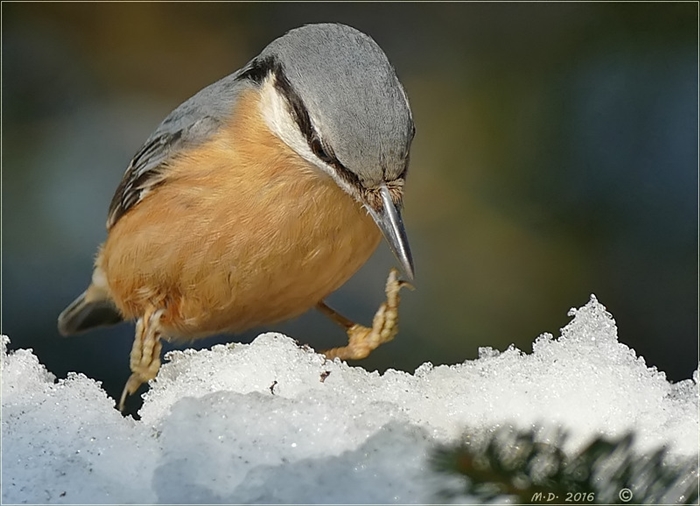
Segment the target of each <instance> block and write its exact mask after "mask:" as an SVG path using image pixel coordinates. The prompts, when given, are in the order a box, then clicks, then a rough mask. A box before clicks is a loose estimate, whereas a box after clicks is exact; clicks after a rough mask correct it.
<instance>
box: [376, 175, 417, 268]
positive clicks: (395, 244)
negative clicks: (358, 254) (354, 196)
mask: <svg viewBox="0 0 700 506" xmlns="http://www.w3.org/2000/svg"><path fill="white" fill-rule="evenodd" d="M379 193H380V195H381V196H382V203H383V204H384V205H383V206H382V210H381V211H377V210H376V209H372V208H371V207H370V206H366V207H367V209H368V210H369V213H370V215H371V216H372V218H373V219H374V221H375V223H376V224H377V226H378V227H379V230H381V231H382V234H384V238H385V239H386V242H388V243H389V248H390V249H391V252H392V253H393V254H394V256H395V257H396V259H397V260H398V261H399V264H400V265H401V269H402V270H403V272H404V274H405V275H406V277H407V278H408V280H409V281H413V258H412V257H411V248H409V246H408V237H406V229H405V228H404V226H403V220H402V219H401V212H400V211H399V209H398V208H397V207H396V206H395V205H394V202H393V201H392V200H391V194H390V193H389V189H388V188H387V187H386V185H384V184H383V185H381V186H380V188H379Z"/></svg>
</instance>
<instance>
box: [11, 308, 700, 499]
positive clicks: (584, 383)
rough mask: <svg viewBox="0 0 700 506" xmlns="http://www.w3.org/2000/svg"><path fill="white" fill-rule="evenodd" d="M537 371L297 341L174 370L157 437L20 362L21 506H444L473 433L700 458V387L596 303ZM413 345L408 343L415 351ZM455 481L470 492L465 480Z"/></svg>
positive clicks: (15, 370)
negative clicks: (542, 431) (383, 357)
mask: <svg viewBox="0 0 700 506" xmlns="http://www.w3.org/2000/svg"><path fill="white" fill-rule="evenodd" d="M569 314H570V316H572V317H573V319H572V321H571V322H570V323H569V324H568V325H567V326H566V327H565V328H564V329H562V333H561V336H560V337H559V338H557V339H554V338H553V337H552V336H551V335H548V334H543V335H542V336H540V337H539V338H537V340H536V342H535V343H534V345H533V353H531V354H527V353H523V352H522V351H520V350H518V349H516V348H514V347H510V348H509V349H508V350H506V351H504V352H502V353H499V352H498V351H495V350H492V349H490V348H482V349H480V357H479V358H478V359H477V360H472V361H466V362H464V363H463V364H460V365H455V366H437V367H433V366H432V365H431V364H424V365H422V366H421V367H419V368H418V369H417V370H416V371H415V373H414V374H408V373H405V372H400V371H393V370H389V371H387V372H386V373H385V374H382V375H380V374H378V373H376V372H367V371H365V370H364V369H362V368H361V367H350V366H348V365H347V364H345V363H342V362H340V361H337V360H336V361H335V362H329V361H326V360H325V359H324V357H322V356H321V355H318V354H316V353H315V352H314V351H313V350H311V349H309V348H307V347H303V346H299V345H298V344H296V343H295V342H294V341H293V340H292V339H290V338H288V337H286V336H283V335H280V334H273V333H268V334H263V335H261V336H259V337H258V338H257V339H256V340H255V341H254V342H253V343H251V344H250V345H243V344H231V345H227V346H224V345H219V346H215V347H214V348H212V349H211V350H204V351H199V352H195V351H192V350H186V351H179V352H171V353H170V354H168V356H167V358H168V359H169V361H168V362H167V363H166V364H164V366H163V367H162V369H161V371H160V374H159V375H158V377H157V378H156V380H155V381H153V382H152V384H151V389H150V391H149V392H148V393H147V394H146V395H145V401H144V405H143V408H142V409H141V411H140V415H141V420H140V421H135V420H133V419H132V418H130V417H128V418H124V417H122V416H121V415H120V414H119V413H118V412H117V411H116V410H115V409H114V401H113V400H112V399H110V398H108V397H107V395H106V394H105V393H104V391H103V390H102V389H101V388H100V385H99V384H98V383H97V382H95V381H93V380H91V379H89V378H86V377H85V376H83V375H81V374H72V375H70V376H69V377H68V378H67V379H65V380H59V381H55V378H54V377H53V375H51V374H50V373H49V372H47V371H46V369H45V368H44V367H43V366H42V365H41V364H40V363H39V361H38V360H37V358H36V357H35V356H34V355H33V354H32V353H31V351H30V350H18V351H15V352H11V353H8V352H7V351H6V348H7V343H8V342H9V340H8V339H7V338H3V347H2V350H3V351H2V365H3V369H2V436H3V439H2V502H3V503H20V502H29V503H71V504H76V503H246V502H262V503H278V502H284V503H319V502H325V503H335V502H344V503H426V502H435V501H437V500H439V498H438V496H437V495H436V493H437V491H438V490H439V489H440V488H441V487H442V486H443V485H445V484H446V483H447V482H448V481H449V479H450V478H446V477H443V476H441V475H437V474H435V473H434V472H433V471H432V470H431V468H430V466H429V464H428V457H429V455H430V453H431V451H432V449H433V448H434V447H435V445H436V444H438V443H445V442H450V441H455V440H456V439H457V438H459V437H460V436H462V435H464V433H465V430H467V429H469V430H473V431H480V430H481V431H483V430H489V429H491V430H492V429H493V428H494V427H502V426H515V427H520V428H530V427H562V428H564V429H565V430H566V431H567V432H568V433H569V439H568V440H567V445H568V446H567V451H575V450H576V449H578V448H580V447H581V446H582V445H584V444H585V443H586V442H587V441H589V440H590V439H591V438H592V437H594V436H596V435H599V434H607V435H610V436H619V435H621V434H623V433H625V432H626V431H628V430H634V431H635V432H636V434H637V438H636V440H635V441H636V450H637V451H639V452H646V451H652V450H654V449H656V448H658V447H659V446H662V445H665V446H667V447H668V449H669V453H670V455H671V456H674V455H675V456H679V457H680V456H694V455H696V454H697V453H698V372H697V371H696V372H695V374H694V376H693V379H688V380H685V381H682V382H680V383H677V384H671V383H669V382H668V381H667V380H666V377H665V375H664V374H663V373H662V372H659V371H657V370H656V369H655V368H648V367H646V365H645V362H644V360H643V359H642V358H641V357H637V356H636V354H635V352H634V351H633V350H631V349H630V348H628V347H627V346H625V345H624V344H622V343H620V342H618V340H617V328H616V326H615V322H614V320H613V319H612V316H611V315H610V314H609V313H607V312H606V310H605V308H604V307H603V306H602V305H601V304H600V303H599V302H598V301H597V300H596V299H595V297H593V296H592V297H591V300H590V301H589V302H588V303H587V304H586V305H585V306H584V307H582V308H580V309H578V310H573V309H572V310H571V312H570V313H569ZM399 339H400V336H399ZM452 479H453V478H452Z"/></svg>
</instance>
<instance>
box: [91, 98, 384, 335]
mask: <svg viewBox="0 0 700 506" xmlns="http://www.w3.org/2000/svg"><path fill="white" fill-rule="evenodd" d="M239 104H240V105H239V107H238V108H237V110H236V112H235V113H234V116H233V117H232V120H231V123H230V125H229V126H227V127H226V128H222V129H221V130H220V131H219V132H218V133H217V135H216V136H214V137H213V138H212V139H211V140H210V141H208V142H207V143H206V144H204V145H202V146H200V147H198V148H196V149H194V150H191V151H189V152H187V153H185V154H181V155H178V157H177V158H176V159H175V160H173V161H172V162H171V163H170V164H169V168H168V169H167V180H166V181H165V183H164V184H162V185H161V186H158V187H157V188H156V189H154V190H153V191H152V192H151V193H150V194H148V195H147V196H146V197H145V198H144V199H143V200H142V201H141V202H139V203H138V204H137V205H136V206H135V207H134V208H132V209H131V210H129V211H128V212H127V213H126V214H125V215H124V216H123V217H122V218H121V219H120V220H119V221H118V222H117V223H116V224H115V225H114V226H113V227H112V229H111V230H110V233H109V236H108V238H107V241H106V242H105V244H104V245H103V247H102V249H101V251H100V253H99V255H98V259H97V266H98V267H101V268H102V269H103V271H104V272H105V275H106V278H107V283H108V285H109V289H110V292H111V295H112V298H113V299H114V302H115V303H116V305H117V307H118V308H119V309H120V310H121V311H122V313H123V314H124V316H125V317H127V318H138V317H139V316H140V315H142V314H143V312H144V311H145V309H146V308H147V307H156V308H164V309H165V314H164V316H163V320H162V323H163V327H164V330H165V332H166V334H168V335H169V336H170V337H175V338H177V337H182V338H195V337H200V336H205V335H209V334H213V333H217V332H224V331H230V332H236V331H242V330H245V329H247V328H250V327H254V326H258V325H262V324H266V323H272V322H276V321H280V320H284V319H288V318H291V317H294V316H297V315H299V314H301V313H303V312H305V311H307V310H308V309H310V308H312V307H313V306H315V305H316V303H318V301H320V300H321V299H323V298H324V297H325V296H327V295H328V294H329V293H330V292H332V291H334V290H335V289H337V288H338V287H339V286H340V285H342V284H343V283H344V282H345V281H346V280H347V279H348V278H349V277H350V276H352V274H354V273H355V272H356V271H357V269H359V268H360V267H361V266H362V265H363V264H364V263H365V262H366V261H367V259H368V258H369V257H370V255H371V254H372V252H373V251H374V250H375V249H376V247H377V245H378V243H379V241H380V237H381V236H380V232H379V230H378V228H377V227H376V225H375V224H374V223H373V221H372V219H371V218H370V217H369V215H368V214H367V212H366V211H365V210H364V209H363V208H362V207H361V206H360V205H359V204H358V203H357V202H355V201H354V199H353V198H352V197H350V196H349V195H348V194H346V193H345V192H344V191H343V190H341V189H340V188H339V187H338V186H337V185H336V184H335V183H334V181H333V180H332V179H331V178H330V177H329V176H327V175H325V174H324V173H323V172H321V171H320V170H319V169H317V168H315V167H313V166H311V165H310V164H309V163H308V162H306V161H305V160H303V159H302V158H301V157H300V156H298V155H297V154H296V153H295V152H293V151H292V150H291V149H290V148H289V147H287V146H286V145H285V144H284V143H283V142H281V141H280V140H279V139H278V138H277V137H276V136H274V135H273V134H272V133H270V131H269V130H268V128H267V127H266V125H265V124H264V122H263V121H262V119H261V117H260V114H259V112H258V95H257V93H256V92H255V91H252V90H251V91H249V92H246V94H245V95H243V96H242V97H241V99H240V101H239Z"/></svg>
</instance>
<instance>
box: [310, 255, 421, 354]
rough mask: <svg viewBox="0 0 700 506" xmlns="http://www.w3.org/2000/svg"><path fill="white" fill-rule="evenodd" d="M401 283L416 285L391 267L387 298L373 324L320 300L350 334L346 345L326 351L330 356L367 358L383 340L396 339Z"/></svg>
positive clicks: (319, 306)
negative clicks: (351, 317) (358, 320)
mask: <svg viewBox="0 0 700 506" xmlns="http://www.w3.org/2000/svg"><path fill="white" fill-rule="evenodd" d="M402 286H408V287H411V288H413V287H412V286H411V284H410V283H408V282H406V281H401V280H399V272H398V271H397V270H396V269H391V271H390V272H389V277H388V278H387V280H386V301H385V302H383V303H382V305H381V306H379V309H378V310H377V312H376V313H375V315H374V320H373V321H372V328H367V327H365V326H363V325H359V324H357V323H354V322H352V321H350V320H348V319H347V318H345V317H344V316H343V315H341V314H339V313H337V312H336V311H335V310H333V309H331V308H330V307H328V306H327V305H326V303H325V302H323V301H321V302H319V303H318V305H317V306H316V307H317V309H318V310H319V311H321V312H322V313H323V314H325V315H326V316H328V317H329V318H330V319H331V320H333V321H334V322H336V323H337V324H339V325H340V326H342V327H344V328H345V330H346V332H347V334H348V338H349V339H348V344H347V346H342V347H340V348H332V349H330V350H326V351H324V352H323V354H324V355H325V356H326V357H327V358H329V359H334V358H336V357H338V358H340V359H341V360H360V359H362V358H366V357H367V356H368V355H369V354H370V353H371V352H372V351H373V350H375V349H377V348H378V347H379V345H380V344H383V343H387V342H389V341H391V340H392V339H394V337H395V336H396V334H397V333H398V332H399V325H398V324H399V302H400V300H401V299H400V297H399V290H400V289H401V287H402Z"/></svg>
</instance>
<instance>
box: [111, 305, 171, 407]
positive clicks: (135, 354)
mask: <svg viewBox="0 0 700 506" xmlns="http://www.w3.org/2000/svg"><path fill="white" fill-rule="evenodd" d="M162 314H163V310H162V309H158V310H156V309H154V308H149V309H147V310H146V312H145V313H144V315H143V316H142V317H141V318H139V319H138V321H137V322H136V337H135V338H134V346H133V347H132V348H131V355H130V357H129V366H130V367H131V376H129V379H128V380H127V382H126V385H125V386H124V390H123V391H122V396H121V399H120V400H119V411H124V401H126V397H127V396H129V395H131V394H133V393H134V392H136V390H138V388H139V387H140V386H141V385H142V384H143V383H146V382H147V381H150V380H152V379H153V378H155V377H156V375H157V374H158V370H159V369H160V350H161V348H162V347H163V345H162V344H161V342H160V336H161V328H160V317H161V315H162Z"/></svg>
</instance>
